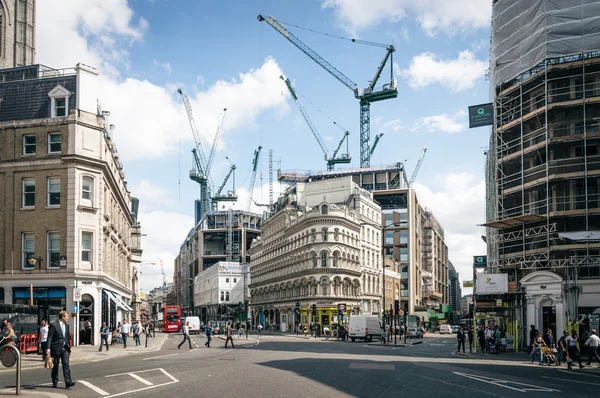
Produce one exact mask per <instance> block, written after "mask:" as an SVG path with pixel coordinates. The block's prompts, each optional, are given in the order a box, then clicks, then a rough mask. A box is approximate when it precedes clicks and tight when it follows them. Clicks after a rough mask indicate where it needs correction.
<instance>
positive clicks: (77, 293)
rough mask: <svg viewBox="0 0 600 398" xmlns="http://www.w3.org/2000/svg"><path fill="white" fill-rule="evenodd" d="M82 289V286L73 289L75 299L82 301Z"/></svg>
mask: <svg viewBox="0 0 600 398" xmlns="http://www.w3.org/2000/svg"><path fill="white" fill-rule="evenodd" d="M82 290H83V289H81V288H80V287H76V288H75V289H73V301H81V295H82Z"/></svg>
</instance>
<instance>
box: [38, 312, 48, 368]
mask: <svg viewBox="0 0 600 398" xmlns="http://www.w3.org/2000/svg"><path fill="white" fill-rule="evenodd" d="M40 345H41V349H42V361H44V362H45V361H46V358H47V355H46V350H47V349H48V322H46V320H45V319H42V322H40Z"/></svg>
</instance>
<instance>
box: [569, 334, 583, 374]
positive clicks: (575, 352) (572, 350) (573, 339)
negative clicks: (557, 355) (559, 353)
mask: <svg viewBox="0 0 600 398" xmlns="http://www.w3.org/2000/svg"><path fill="white" fill-rule="evenodd" d="M567 349H568V350H569V357H568V358H567V367H568V368H569V369H573V367H572V365H573V361H575V360H577V362H579V369H583V368H584V366H583V365H582V364H581V353H580V352H579V349H578V348H577V332H576V331H575V329H573V330H571V335H570V336H569V337H567Z"/></svg>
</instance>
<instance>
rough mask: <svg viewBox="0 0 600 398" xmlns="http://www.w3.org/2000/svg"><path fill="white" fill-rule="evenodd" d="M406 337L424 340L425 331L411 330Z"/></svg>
mask: <svg viewBox="0 0 600 398" xmlns="http://www.w3.org/2000/svg"><path fill="white" fill-rule="evenodd" d="M406 337H409V338H411V339H412V338H417V339H422V338H423V331H422V330H421V329H416V328H410V329H408V331H407V332H406Z"/></svg>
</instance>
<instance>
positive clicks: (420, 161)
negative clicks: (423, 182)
mask: <svg viewBox="0 0 600 398" xmlns="http://www.w3.org/2000/svg"><path fill="white" fill-rule="evenodd" d="M426 152H427V148H423V150H422V151H421V156H419V160H418V161H417V166H416V167H415V171H413V173H412V176H411V177H410V181H409V182H408V186H409V187H412V186H413V183H414V182H415V180H416V179H417V174H419V169H420V168H421V163H423V158H424V157H425V153H426Z"/></svg>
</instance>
